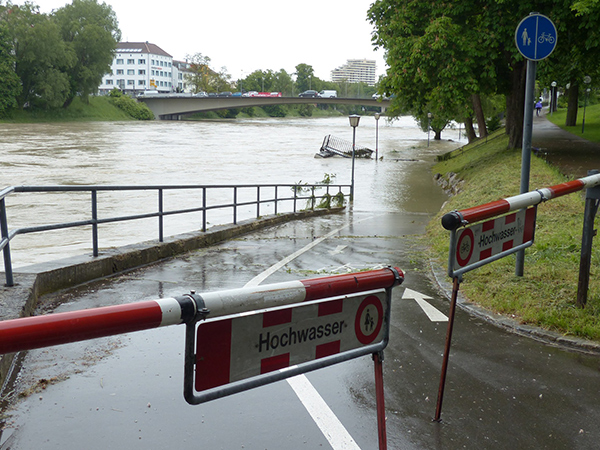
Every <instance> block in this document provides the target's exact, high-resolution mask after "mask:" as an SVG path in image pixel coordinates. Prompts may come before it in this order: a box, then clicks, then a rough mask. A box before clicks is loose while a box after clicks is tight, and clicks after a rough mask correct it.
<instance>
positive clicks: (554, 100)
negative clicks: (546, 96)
mask: <svg viewBox="0 0 600 450" xmlns="http://www.w3.org/2000/svg"><path fill="white" fill-rule="evenodd" d="M550 86H552V102H550V115H552V113H553V112H554V111H556V101H557V100H558V99H557V98H556V81H553V82H552V83H550Z"/></svg>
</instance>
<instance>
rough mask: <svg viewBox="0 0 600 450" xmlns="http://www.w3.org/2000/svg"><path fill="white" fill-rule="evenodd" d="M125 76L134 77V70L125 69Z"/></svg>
mask: <svg viewBox="0 0 600 450" xmlns="http://www.w3.org/2000/svg"><path fill="white" fill-rule="evenodd" d="M127 75H135V69H127Z"/></svg>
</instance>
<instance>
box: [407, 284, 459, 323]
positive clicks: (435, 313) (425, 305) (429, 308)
mask: <svg viewBox="0 0 600 450" xmlns="http://www.w3.org/2000/svg"><path fill="white" fill-rule="evenodd" d="M402 298H403V299H404V298H412V299H414V300H415V301H416V302H417V304H418V305H419V306H420V307H421V309H422V310H423V312H424V313H425V314H427V317H429V320H431V321H432V322H448V317H447V316H446V315H445V314H443V313H442V312H441V311H440V310H438V309H437V308H435V307H434V306H433V305H431V304H430V303H429V302H427V301H425V299H426V298H427V299H429V300H432V298H431V297H428V296H427V295H425V294H421V293H420V292H417V291H413V290H412V289H408V288H406V289H405V290H404V294H402Z"/></svg>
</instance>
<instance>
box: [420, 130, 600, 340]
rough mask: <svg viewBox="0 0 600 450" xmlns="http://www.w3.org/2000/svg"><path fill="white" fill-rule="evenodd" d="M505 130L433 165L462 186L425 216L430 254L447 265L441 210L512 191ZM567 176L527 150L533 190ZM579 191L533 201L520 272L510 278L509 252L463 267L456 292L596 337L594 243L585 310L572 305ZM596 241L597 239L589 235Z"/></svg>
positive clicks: (514, 168) (598, 260) (597, 263)
mask: <svg viewBox="0 0 600 450" xmlns="http://www.w3.org/2000/svg"><path fill="white" fill-rule="evenodd" d="M507 146H508V138H507V136H506V135H505V134H504V130H499V131H497V132H496V133H495V134H493V135H492V136H491V137H490V139H488V141H487V143H486V142H476V143H473V144H469V145H467V146H465V147H463V148H461V149H458V150H455V151H454V152H451V153H450V154H449V155H447V157H446V160H444V161H441V162H439V163H438V164H436V165H435V166H434V168H433V171H434V173H440V174H442V175H443V176H444V177H446V178H448V177H449V176H450V174H451V173H456V174H458V178H460V179H461V180H462V181H461V183H462V184H461V189H460V192H459V193H458V195H455V196H453V197H452V198H450V199H449V200H448V202H447V203H446V204H445V205H444V206H443V208H442V210H441V211H440V213H439V214H438V215H437V216H436V217H435V218H434V219H433V220H432V221H431V222H430V223H429V225H428V227H427V232H426V235H425V239H427V244H428V246H429V251H430V257H431V258H432V259H433V260H434V261H436V262H437V263H438V264H440V265H441V266H443V267H447V260H448V246H449V240H450V237H449V232H448V231H446V230H445V229H443V228H442V226H441V223H440V220H441V217H442V216H443V215H444V214H445V213H447V212H449V211H452V210H454V209H464V208H468V207H472V206H476V205H480V204H484V203H487V202H490V201H494V200H498V199H501V198H505V197H510V196H512V195H517V194H518V193H519V186H520V173H521V150H520V149H519V150H508V149H507ZM564 181H567V179H566V178H565V177H564V176H563V175H561V174H560V173H559V172H558V170H556V169H554V168H553V167H551V166H549V165H547V164H546V163H545V162H544V161H542V160H541V159H539V158H536V157H535V156H532V161H531V181H530V186H531V188H532V189H536V188H542V187H548V186H552V185H555V184H559V183H562V182H564ZM584 203H585V201H584V194H582V193H575V194H571V195H567V196H564V197H560V198H557V199H553V200H550V201H548V202H546V203H544V204H541V205H540V206H539V207H538V214H537V225H536V235H535V243H534V245H533V246H532V247H530V248H529V249H527V250H526V252H525V274H524V276H523V277H517V276H515V275H514V272H515V257H514V255H512V256H509V257H506V258H503V259H501V260H499V261H496V262H494V263H490V264H488V265H486V266H483V267H481V268H479V269H476V270H473V271H471V272H468V273H466V274H465V275H464V277H463V282H462V283H461V291H462V292H463V294H464V295H465V296H466V297H467V298H468V299H469V300H470V301H471V302H474V303H476V304H478V305H481V306H483V307H485V308H487V309H489V310H491V311H494V312H496V313H500V314H503V315H506V316H509V317H512V318H514V319H516V320H519V321H520V322H521V323H524V324H529V325H535V326H538V327H542V328H545V329H547V330H551V331H555V332H559V333H562V334H565V335H570V336H576V337H579V338H584V339H589V340H594V341H600V320H599V314H600V279H598V277H595V276H594V271H597V269H595V268H597V267H600V256H599V253H600V252H599V250H597V249H594V251H593V254H592V274H591V276H590V287H589V292H588V303H587V306H586V308H585V309H579V308H577V307H576V306H575V301H576V297H577V281H578V276H579V257H580V249H581V232H582V228H583V212H584ZM596 245H598V243H597V242H596Z"/></svg>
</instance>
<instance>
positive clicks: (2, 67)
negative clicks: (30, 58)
mask: <svg viewBox="0 0 600 450" xmlns="http://www.w3.org/2000/svg"><path fill="white" fill-rule="evenodd" d="M14 65H15V57H14V55H13V54H12V52H11V46H10V44H9V40H8V32H7V30H6V25H5V23H4V22H1V21H0V80H2V82H1V83H0V117H3V116H5V115H6V114H7V113H8V112H9V111H11V110H13V109H15V108H16V107H17V104H18V103H17V98H18V96H19V94H20V93H21V83H20V80H19V77H18V76H17V74H16V73H15V71H14Z"/></svg>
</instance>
